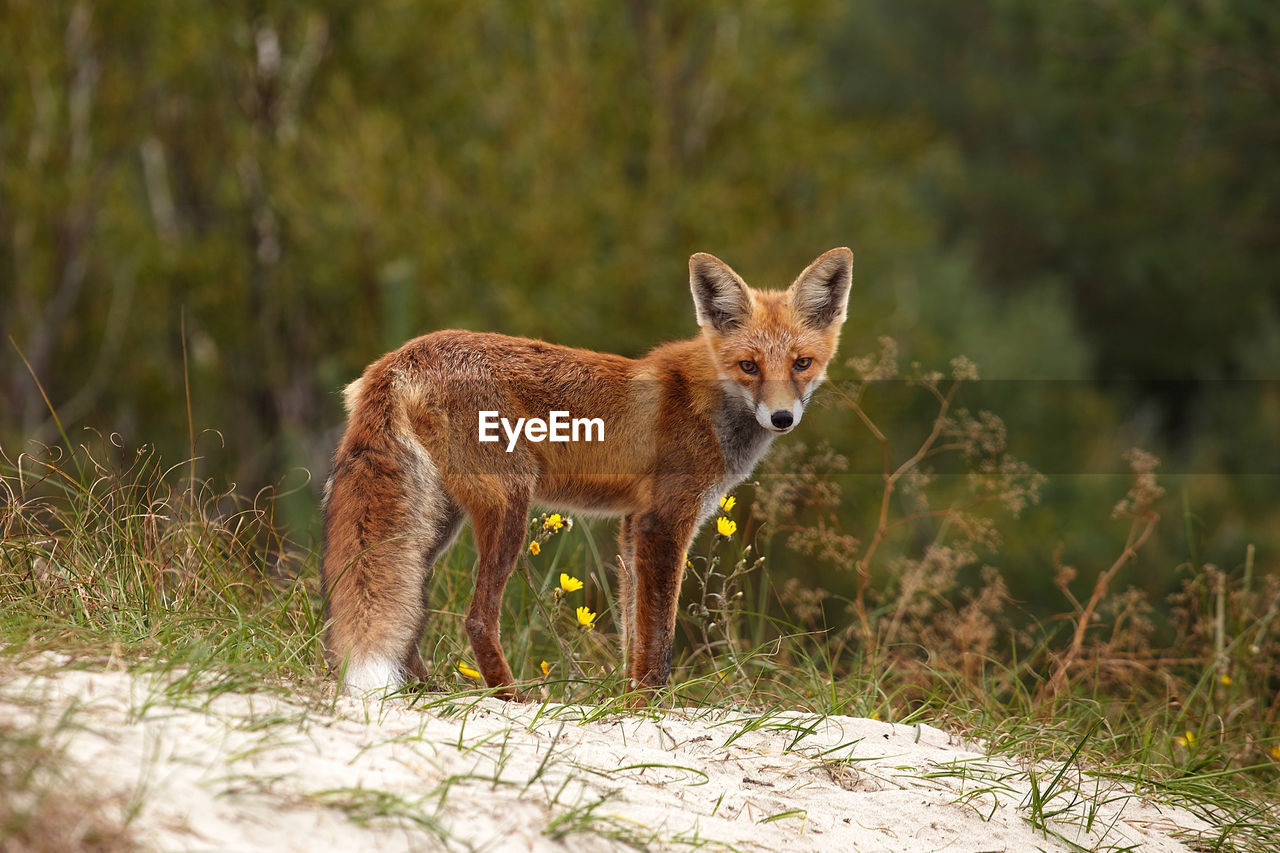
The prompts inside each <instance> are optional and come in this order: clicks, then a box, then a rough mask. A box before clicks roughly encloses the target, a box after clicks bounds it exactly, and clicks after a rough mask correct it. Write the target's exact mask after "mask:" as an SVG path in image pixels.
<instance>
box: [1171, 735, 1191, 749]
mask: <svg viewBox="0 0 1280 853" xmlns="http://www.w3.org/2000/svg"><path fill="white" fill-rule="evenodd" d="M1173 742H1174V743H1176V744H1177V745H1178V746H1185V747H1187V749H1190V748H1191V747H1193V746H1195V745H1196V733H1195V732H1183V733H1182V737H1175V738H1174V739H1173Z"/></svg>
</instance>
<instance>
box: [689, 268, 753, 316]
mask: <svg viewBox="0 0 1280 853" xmlns="http://www.w3.org/2000/svg"><path fill="white" fill-rule="evenodd" d="M689 289H690V290H692V291H693V307H694V309H695V311H696V312H697V314H698V325H699V326H703V327H706V326H710V327H711V328H713V329H715V330H716V331H717V332H729V331H732V330H733V329H735V328H737V327H738V326H739V325H740V324H742V323H744V322H745V321H746V319H747V317H748V315H750V314H751V292H750V291H749V290H748V288H747V284H746V282H744V281H743V280H742V279H741V278H739V277H738V274H737V273H736V272H734V271H733V270H731V269H729V265H728V264H726V263H725V262H724V261H722V260H720V259H719V258H717V257H715V256H714V255H708V254H705V253H703V252H699V253H698V254H696V255H694V256H693V257H691V258H689Z"/></svg>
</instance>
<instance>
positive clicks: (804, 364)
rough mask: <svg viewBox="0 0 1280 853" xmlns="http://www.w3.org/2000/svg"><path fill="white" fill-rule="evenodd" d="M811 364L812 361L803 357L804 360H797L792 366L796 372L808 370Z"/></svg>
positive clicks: (807, 357)
mask: <svg viewBox="0 0 1280 853" xmlns="http://www.w3.org/2000/svg"><path fill="white" fill-rule="evenodd" d="M811 364H813V359H812V358H810V357H809V356H805V357H804V358H797V359H796V363H795V365H794V366H795V369H796V370H808V369H809V365H811Z"/></svg>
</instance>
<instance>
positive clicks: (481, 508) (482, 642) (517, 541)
mask: <svg viewBox="0 0 1280 853" xmlns="http://www.w3.org/2000/svg"><path fill="white" fill-rule="evenodd" d="M476 497H477V498H479V497H480V496H479V495H477V496H476ZM484 498H485V499H480V500H476V501H475V502H473V503H472V505H470V506H468V507H467V510H468V511H469V512H470V514H471V528H472V532H473V533H474V535H475V539H476V548H477V550H478V551H479V552H480V561H479V565H478V566H477V569H476V591H475V595H474V596H473V597H472V599H471V607H470V608H468V610H467V618H466V629H467V637H468V638H469V639H470V640H471V650H472V652H473V653H474V654H475V656H476V666H477V667H478V668H479V669H480V674H481V675H483V676H484V682H485V684H487V685H488V686H490V687H509V688H514V685H515V683H516V679H515V676H514V675H513V674H512V672H511V667H510V666H508V665H507V659H506V657H504V656H503V654H502V643H501V638H500V634H499V629H498V615H499V613H500V612H501V610H502V591H503V590H504V589H505V588H506V585H507V580H508V578H510V577H511V572H512V571H514V569H515V567H516V560H517V559H518V558H519V556H520V551H521V549H522V548H523V547H524V539H525V533H526V531H527V524H528V515H529V500H530V489H529V488H528V487H526V486H519V487H512V488H508V489H504V490H503V493H502V494H501V495H500V496H497V495H493V494H492V493H490V494H488V495H485V496H484ZM489 498H496V499H489ZM501 695H502V696H503V698H506V699H516V698H518V696H519V694H518V693H517V692H516V691H515V690H514V689H509V690H504V691H503V692H502V694H501Z"/></svg>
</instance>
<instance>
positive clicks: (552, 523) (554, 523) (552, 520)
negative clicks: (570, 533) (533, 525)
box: [542, 512, 564, 533]
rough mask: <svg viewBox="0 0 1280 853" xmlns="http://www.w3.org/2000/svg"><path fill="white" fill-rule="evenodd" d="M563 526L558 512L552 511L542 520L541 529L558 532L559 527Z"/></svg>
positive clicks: (562, 520)
mask: <svg viewBox="0 0 1280 853" xmlns="http://www.w3.org/2000/svg"><path fill="white" fill-rule="evenodd" d="M562 527H564V519H563V518H561V517H560V513H558V512H553V513H551V515H548V516H547V520H546V521H544V522H542V529H543V530H550V531H551V532H553V533H559V532H560V528H562Z"/></svg>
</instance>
